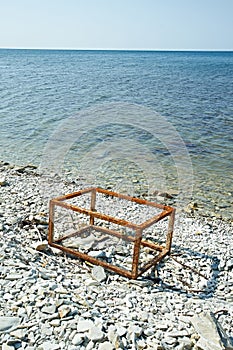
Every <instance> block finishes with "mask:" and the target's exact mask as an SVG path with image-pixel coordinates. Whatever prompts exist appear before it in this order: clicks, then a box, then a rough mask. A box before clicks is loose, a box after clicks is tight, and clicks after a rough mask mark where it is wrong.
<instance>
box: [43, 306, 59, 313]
mask: <svg viewBox="0 0 233 350" xmlns="http://www.w3.org/2000/svg"><path fill="white" fill-rule="evenodd" d="M41 312H44V313H46V314H50V315H52V314H54V313H55V312H56V305H49V306H47V305H45V306H43V307H42V309H41Z"/></svg>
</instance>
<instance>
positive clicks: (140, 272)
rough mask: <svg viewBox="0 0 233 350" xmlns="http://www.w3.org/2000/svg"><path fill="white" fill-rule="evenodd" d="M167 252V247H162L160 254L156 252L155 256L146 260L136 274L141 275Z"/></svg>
mask: <svg viewBox="0 0 233 350" xmlns="http://www.w3.org/2000/svg"><path fill="white" fill-rule="evenodd" d="M167 254H168V250H167V249H163V250H162V252H161V253H160V254H158V255H157V256H155V257H154V258H153V259H151V260H150V261H148V262H147V263H146V264H145V265H143V266H142V267H141V268H140V271H139V273H138V276H141V275H142V274H143V273H144V272H146V271H147V270H149V269H150V268H151V267H152V266H154V265H156V264H157V263H158V262H159V261H160V260H162V259H163V258H164V257H165V256H166V255H167Z"/></svg>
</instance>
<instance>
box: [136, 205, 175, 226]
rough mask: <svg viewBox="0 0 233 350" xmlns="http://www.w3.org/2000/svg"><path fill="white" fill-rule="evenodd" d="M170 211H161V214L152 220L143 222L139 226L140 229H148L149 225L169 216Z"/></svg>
mask: <svg viewBox="0 0 233 350" xmlns="http://www.w3.org/2000/svg"><path fill="white" fill-rule="evenodd" d="M171 212H172V211H171V210H169V211H163V212H162V213H160V214H158V215H156V216H154V217H153V218H151V219H149V220H147V221H145V222H144V223H143V224H141V225H140V227H141V229H142V230H144V229H145V228H148V227H150V226H151V225H153V224H155V223H156V222H158V221H160V220H162V219H164V218H166V217H167V216H168V215H170V214H171Z"/></svg>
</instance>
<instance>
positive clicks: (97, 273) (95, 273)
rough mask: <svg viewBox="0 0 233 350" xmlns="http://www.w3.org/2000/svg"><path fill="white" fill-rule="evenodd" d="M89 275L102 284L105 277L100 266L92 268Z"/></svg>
mask: <svg viewBox="0 0 233 350" xmlns="http://www.w3.org/2000/svg"><path fill="white" fill-rule="evenodd" d="M91 274H92V277H93V278H94V279H95V280H96V281H98V282H103V281H104V280H105V279H106V277H107V276H106V273H105V271H104V268H103V267H102V266H94V267H93V269H92V272H91Z"/></svg>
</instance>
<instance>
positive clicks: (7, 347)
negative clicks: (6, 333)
mask: <svg viewBox="0 0 233 350" xmlns="http://www.w3.org/2000/svg"><path fill="white" fill-rule="evenodd" d="M2 350H15V347H14V346H11V345H8V344H6V343H4V344H2Z"/></svg>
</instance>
